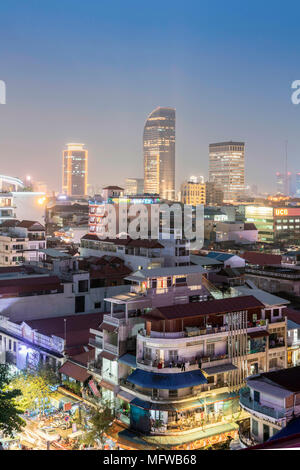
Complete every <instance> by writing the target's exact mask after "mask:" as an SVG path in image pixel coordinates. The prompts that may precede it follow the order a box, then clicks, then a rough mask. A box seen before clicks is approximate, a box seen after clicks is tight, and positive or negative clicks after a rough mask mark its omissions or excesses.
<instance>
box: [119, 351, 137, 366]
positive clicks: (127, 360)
mask: <svg viewBox="0 0 300 470" xmlns="http://www.w3.org/2000/svg"><path fill="white" fill-rule="evenodd" d="M118 362H120V363H121V364H125V365H126V366H129V367H136V356H134V355H133V354H128V353H127V354H124V355H123V356H121V357H119V359H118Z"/></svg>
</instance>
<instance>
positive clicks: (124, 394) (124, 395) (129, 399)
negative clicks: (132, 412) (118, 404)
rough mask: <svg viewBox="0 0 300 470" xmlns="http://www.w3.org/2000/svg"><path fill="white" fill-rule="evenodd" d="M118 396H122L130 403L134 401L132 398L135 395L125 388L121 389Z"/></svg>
mask: <svg viewBox="0 0 300 470" xmlns="http://www.w3.org/2000/svg"><path fill="white" fill-rule="evenodd" d="M117 397H119V398H121V399H122V400H124V401H127V403H130V402H132V400H134V398H135V395H132V393H129V392H125V391H124V390H120V391H119V393H118V394H117Z"/></svg>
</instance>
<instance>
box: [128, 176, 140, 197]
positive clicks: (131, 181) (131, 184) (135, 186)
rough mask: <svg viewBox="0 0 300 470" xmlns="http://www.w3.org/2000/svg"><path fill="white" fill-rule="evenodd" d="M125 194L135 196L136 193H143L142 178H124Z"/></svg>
mask: <svg viewBox="0 0 300 470" xmlns="http://www.w3.org/2000/svg"><path fill="white" fill-rule="evenodd" d="M125 194H126V196H137V195H138V194H139V195H141V194H144V180H143V178H126V180H125Z"/></svg>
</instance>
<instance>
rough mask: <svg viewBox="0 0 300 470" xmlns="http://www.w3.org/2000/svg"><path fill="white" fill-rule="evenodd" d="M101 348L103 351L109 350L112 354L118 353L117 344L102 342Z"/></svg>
mask: <svg viewBox="0 0 300 470" xmlns="http://www.w3.org/2000/svg"><path fill="white" fill-rule="evenodd" d="M103 349H104V350H105V351H109V352H111V353H112V354H115V355H116V356H117V355H118V346H114V345H113V344H109V343H104V344H103Z"/></svg>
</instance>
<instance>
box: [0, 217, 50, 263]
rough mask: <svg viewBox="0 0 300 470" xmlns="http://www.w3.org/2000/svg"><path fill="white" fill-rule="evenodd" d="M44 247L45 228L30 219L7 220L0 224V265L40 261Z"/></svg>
mask: <svg viewBox="0 0 300 470" xmlns="http://www.w3.org/2000/svg"><path fill="white" fill-rule="evenodd" d="M44 248H46V237H45V228H44V226H43V225H41V224H40V223H39V222H34V221H30V220H22V222H19V221H18V220H14V221H12V220H9V221H6V222H3V224H2V225H1V226H0V265H2V266H17V265H19V264H23V263H24V262H30V261H40V260H42V259H43V257H44V255H43V253H42V252H41V251H40V250H42V249H44Z"/></svg>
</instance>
